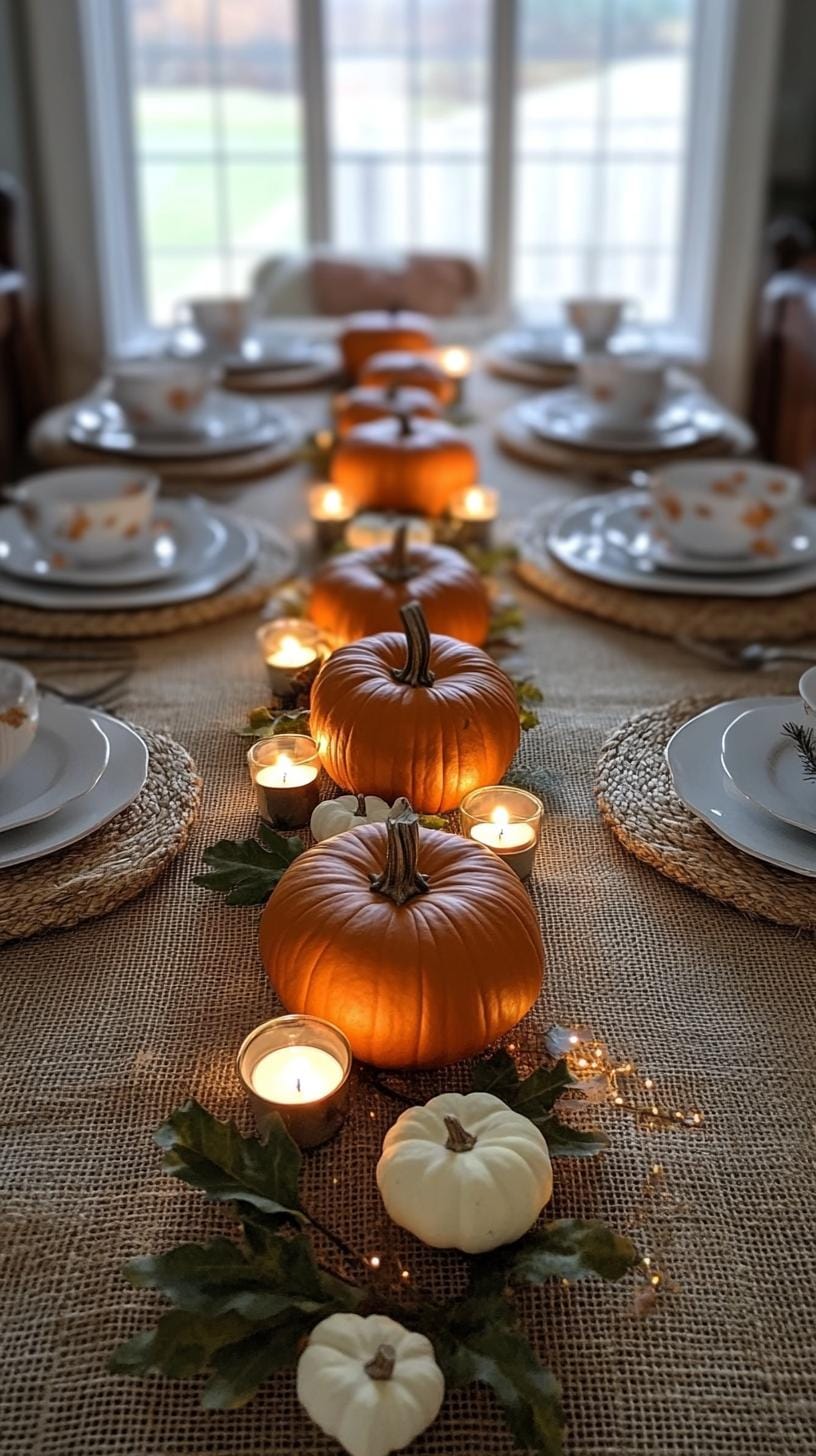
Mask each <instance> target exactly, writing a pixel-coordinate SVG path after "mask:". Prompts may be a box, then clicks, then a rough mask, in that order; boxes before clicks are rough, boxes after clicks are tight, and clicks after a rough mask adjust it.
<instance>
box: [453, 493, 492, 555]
mask: <svg viewBox="0 0 816 1456" xmlns="http://www.w3.org/2000/svg"><path fill="white" fill-rule="evenodd" d="M448 514H449V516H450V518H451V520H452V521H453V523H454V525H455V526H456V529H457V535H458V537H459V539H460V541H462V542H464V543H465V544H467V545H473V546H488V545H489V544H490V540H491V536H492V534H493V522H494V521H495V519H496V517H497V516H498V514H499V492H498V491H497V490H493V489H491V487H490V486H488V485H468V486H466V487H465V489H464V490H457V491H456V494H455V495H452V496H451V498H450V501H449V503H448Z"/></svg>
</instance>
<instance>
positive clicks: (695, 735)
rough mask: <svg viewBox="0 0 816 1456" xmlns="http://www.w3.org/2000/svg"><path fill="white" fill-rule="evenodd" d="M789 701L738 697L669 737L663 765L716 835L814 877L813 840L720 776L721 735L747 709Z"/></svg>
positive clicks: (783, 704) (680, 794) (815, 838)
mask: <svg viewBox="0 0 816 1456" xmlns="http://www.w3.org/2000/svg"><path fill="white" fill-rule="evenodd" d="M790 703H791V700H790V698H738V699H736V701H734V702H733V703H718V704H717V706H716V707H714V708H708V709H707V710H706V712H705V713H700V714H699V715H698V716H697V717H696V718H692V719H691V720H690V721H689V722H688V723H684V724H683V726H682V728H678V729H677V732H676V733H675V734H674V735H673V737H672V738H670V740H669V742H668V744H667V745H666V761H667V763H668V765H669V770H670V772H671V777H672V783H673V785H674V791H675V793H676V794H677V797H678V799H680V800H681V801H682V803H684V804H685V805H686V808H687V809H690V810H691V811H692V813H693V814H697V815H698V816H699V818H701V819H703V820H704V821H705V823H706V824H708V825H709V827H710V828H711V829H713V830H714V832H715V834H719V836H720V838H721V839H725V840H727V841H728V843H729V844H733V845H734V846H735V847H736V848H737V849H741V850H744V852H745V853H746V854H750V855H752V856H753V858H754V859H761V860H764V861H765V862H766V864H772V865H776V866H777V868H778V869H783V870H790V871H792V873H793V874H797V875H807V876H809V877H810V878H816V836H814V835H812V834H805V833H804V831H803V830H801V829H794V828H792V827H791V826H790V825H788V824H783V823H782V821H781V820H780V819H774V818H773V817H772V815H770V814H766V813H765V811H764V809H758V808H757V807H756V806H755V805H754V804H752V803H751V802H750V801H749V800H748V799H746V798H745V796H744V794H742V793H740V791H739V789H738V788H737V787H736V785H735V784H734V783H733V782H732V781H731V779H729V777H728V775H727V774H726V773H725V771H724V769H723V766H722V760H721V757H720V754H721V749H722V739H723V734H724V733H725V731H726V729H727V728H728V727H730V725H731V724H732V723H733V722H734V720H735V718H738V717H739V716H740V715H741V714H742V713H745V712H747V711H748V710H749V709H751V708H760V707H773V708H776V709H777V710H779V711H787V710H789V708H790Z"/></svg>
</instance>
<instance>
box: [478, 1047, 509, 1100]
mask: <svg viewBox="0 0 816 1456" xmlns="http://www.w3.org/2000/svg"><path fill="white" fill-rule="evenodd" d="M520 1081H521V1078H520V1077H519V1074H518V1068H517V1066H516V1064H515V1062H514V1061H513V1058H512V1057H511V1055H510V1053H509V1052H506V1051H505V1050H504V1048H503V1047H500V1048H499V1050H498V1051H497V1052H494V1053H493V1055H492V1056H490V1057H485V1058H484V1059H483V1060H482V1061H480V1062H476V1064H475V1065H474V1067H473V1069H472V1073H471V1085H472V1088H473V1091H474V1092H492V1093H493V1095H494V1097H501V1099H502V1101H503V1102H506V1103H507V1104H508V1106H512V1101H511V1099H512V1097H513V1095H514V1093H515V1091H516V1088H517V1087H518V1085H519V1082H520Z"/></svg>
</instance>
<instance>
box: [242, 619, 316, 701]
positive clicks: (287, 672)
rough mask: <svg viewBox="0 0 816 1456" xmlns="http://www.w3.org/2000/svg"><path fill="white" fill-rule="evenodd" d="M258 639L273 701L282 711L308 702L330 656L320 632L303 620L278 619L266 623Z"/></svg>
mask: <svg viewBox="0 0 816 1456" xmlns="http://www.w3.org/2000/svg"><path fill="white" fill-rule="evenodd" d="M255 638H256V641H257V643H258V646H259V647H260V649H261V655H262V657H263V660H264V662H265V663H266V672H267V677H268V678H269V687H270V689H271V691H272V695H273V697H274V698H276V699H277V700H278V702H279V703H280V704H281V706H282V707H294V706H299V705H301V704H302V703H305V702H308V700H309V691H310V689H311V686H312V683H313V682H314V680H315V678H316V677H317V674H318V673H319V671H320V669H321V667H322V665H323V662H324V660H325V658H326V657H327V656H328V652H327V648H326V642H325V639H324V637H323V634H322V633H321V632H320V630H319V629H318V628H317V627H315V625H314V623H313V622H308V621H306V619H305V618H303V617H277V618H275V620H274V621H272V622H262V623H261V625H260V627H259V628H258V630H257V631H256V633H255Z"/></svg>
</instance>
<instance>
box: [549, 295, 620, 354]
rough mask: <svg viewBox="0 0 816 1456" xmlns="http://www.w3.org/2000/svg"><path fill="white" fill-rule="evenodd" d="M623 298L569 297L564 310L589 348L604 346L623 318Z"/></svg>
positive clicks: (565, 301)
mask: <svg viewBox="0 0 816 1456" xmlns="http://www.w3.org/2000/svg"><path fill="white" fill-rule="evenodd" d="M625 309H626V300H625V299H623V298H567V299H565V300H564V312H565V313H566V315H567V319H568V320H569V322H570V323H571V325H572V327H573V328H574V329H575V330H576V332H577V333H579V334H580V335H581V338H582V340H583V342H584V347H585V348H587V349H599V348H603V346H604V344H605V343H606V341H607V339H609V338H611V336H612V334H614V332H615V330H616V329H617V327H618V325H619V324H620V322H621V319H622V318H623V315H624V311H625Z"/></svg>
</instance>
